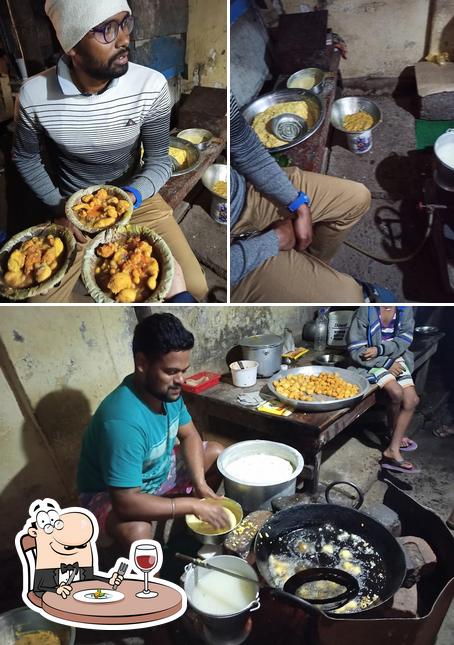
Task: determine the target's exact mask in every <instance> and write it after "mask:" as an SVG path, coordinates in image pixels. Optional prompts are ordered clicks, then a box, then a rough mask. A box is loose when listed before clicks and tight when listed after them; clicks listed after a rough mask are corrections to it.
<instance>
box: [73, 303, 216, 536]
mask: <svg viewBox="0 0 454 645" xmlns="http://www.w3.org/2000/svg"><path fill="white" fill-rule="evenodd" d="M193 346H194V337H193V335H192V334H191V333H190V332H189V331H188V330H187V329H185V328H184V327H183V325H182V324H181V322H180V321H179V320H178V318H176V317H175V316H173V315H172V314H154V315H152V316H149V317H148V318H145V319H144V320H142V322H140V323H139V324H138V325H137V327H136V329H135V332H134V340H133V353H134V363H135V371H134V374H131V375H129V376H127V377H126V378H125V379H124V381H123V382H122V383H121V384H120V385H119V386H118V387H117V388H116V389H115V390H114V391H113V392H112V393H111V394H109V396H108V397H107V398H106V399H104V401H103V402H102V403H101V405H100V406H99V408H98V409H97V410H96V412H95V414H94V416H93V418H92V420H91V422H90V424H89V426H88V428H87V430H86V432H85V435H84V438H83V442H82V450H81V454H80V460H79V467H78V472H77V484H78V488H79V491H80V501H81V504H82V505H83V506H85V507H86V508H88V509H89V510H91V511H92V512H93V513H94V515H95V516H96V518H97V520H98V524H99V529H100V532H106V533H108V534H109V535H110V536H111V537H113V538H114V539H116V540H117V541H119V542H120V543H121V544H122V545H124V546H125V547H126V548H129V546H130V545H131V544H132V542H134V540H138V539H143V538H151V537H152V530H151V526H150V522H151V521H153V520H161V519H169V518H174V517H176V516H182V515H186V514H187V513H194V514H195V515H197V517H199V518H200V519H202V520H205V521H207V522H210V523H211V524H212V525H213V526H215V527H217V528H221V527H223V526H225V524H226V523H227V517H226V515H225V513H224V512H223V510H222V509H221V508H220V507H218V506H214V505H212V504H208V503H207V502H206V501H203V500H202V498H209V497H217V495H216V493H215V492H214V490H213V487H216V486H217V485H218V484H219V483H220V476H219V473H218V471H217V468H216V459H217V457H218V455H219V454H220V453H221V452H222V449H223V448H222V446H221V445H220V444H218V443H215V442H210V441H208V442H204V443H202V441H201V439H200V436H199V434H198V432H197V430H196V428H195V426H194V424H193V423H192V420H191V417H190V415H189V413H188V411H187V409H186V406H185V404H184V402H183V399H182V398H181V386H182V383H183V381H184V374H185V372H186V371H187V369H188V368H189V358H190V351H191V349H192V347H193ZM177 438H178V440H179V444H176V439H177ZM207 482H209V483H207ZM189 493H193V496H192V497H189Z"/></svg>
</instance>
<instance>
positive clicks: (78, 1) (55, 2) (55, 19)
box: [45, 0, 131, 52]
mask: <svg viewBox="0 0 454 645" xmlns="http://www.w3.org/2000/svg"><path fill="white" fill-rule="evenodd" d="M45 10H46V13H47V15H48V16H49V19H50V20H51V22H52V24H53V26H54V29H55V31H56V34H57V38H58V40H59V42H60V45H61V46H62V48H63V51H65V52H69V51H70V50H71V49H72V48H73V47H74V46H75V45H77V43H78V42H80V41H81V40H82V38H83V37H84V36H85V35H86V34H88V32H89V31H90V29H93V27H96V26H97V25H100V24H101V23H102V22H104V21H105V20H107V18H111V17H112V16H115V15H116V14H117V13H121V12H122V11H127V12H128V13H131V9H130V7H129V5H128V3H127V0H46V6H45Z"/></svg>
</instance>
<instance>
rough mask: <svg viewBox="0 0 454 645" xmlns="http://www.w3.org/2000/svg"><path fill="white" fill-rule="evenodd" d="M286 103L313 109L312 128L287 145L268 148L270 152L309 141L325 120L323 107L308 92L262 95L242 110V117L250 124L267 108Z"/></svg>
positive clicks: (288, 91)
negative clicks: (304, 104) (291, 102)
mask: <svg viewBox="0 0 454 645" xmlns="http://www.w3.org/2000/svg"><path fill="white" fill-rule="evenodd" d="M288 101H306V102H307V103H308V104H309V105H310V106H311V107H312V109H313V111H314V112H315V114H316V120H315V123H314V125H313V126H312V128H308V129H307V130H306V132H303V133H302V134H301V135H300V136H299V137H297V138H296V139H294V140H293V141H291V142H289V143H284V144H282V146H276V147H275V148H268V150H270V151H271V152H281V151H283V150H288V149H289V148H292V147H293V146H296V145H298V144H299V143H302V142H303V141H306V140H307V139H309V138H310V137H311V136H312V135H313V134H314V133H315V132H317V130H318V129H319V127H320V126H321V125H322V123H323V120H324V118H325V106H324V104H323V102H322V101H321V99H320V98H319V97H318V96H316V95H315V94H314V93H313V92H309V91H308V90H289V89H287V90H276V91H275V92H270V93H269V94H264V95H263V96H261V97H260V98H258V99H256V100H255V101H252V103H250V104H249V105H248V106H247V107H246V108H245V109H244V110H243V116H244V118H245V119H246V121H247V122H248V123H249V124H251V123H252V121H253V120H254V118H255V117H256V116H257V115H258V114H260V113H261V112H264V111H265V110H266V109H267V108H269V107H271V106H272V105H276V104H278V103H287V102H288Z"/></svg>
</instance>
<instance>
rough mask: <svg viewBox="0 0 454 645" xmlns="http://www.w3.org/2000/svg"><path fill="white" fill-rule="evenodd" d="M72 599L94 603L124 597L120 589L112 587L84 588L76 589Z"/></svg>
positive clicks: (113, 600) (115, 600) (112, 600)
mask: <svg viewBox="0 0 454 645" xmlns="http://www.w3.org/2000/svg"><path fill="white" fill-rule="evenodd" d="M73 597H74V600H79V601H80V602H92V603H94V604H99V603H105V602H118V601H119V600H123V598H124V597H125V596H124V594H122V593H121V592H120V591H114V590H113V589H84V590H83V591H76V593H75V594H74V596H73Z"/></svg>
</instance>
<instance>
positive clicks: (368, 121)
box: [342, 112, 374, 132]
mask: <svg viewBox="0 0 454 645" xmlns="http://www.w3.org/2000/svg"><path fill="white" fill-rule="evenodd" d="M373 125H374V117H372V116H371V115H370V114H368V113H367V112H356V113H355V114H347V116H344V120H343V122H342V127H343V128H344V130H348V132H364V130H370V128H371V127H372V126H373Z"/></svg>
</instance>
